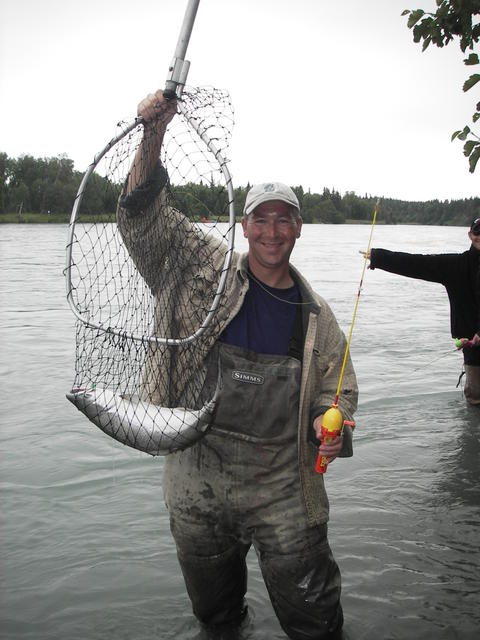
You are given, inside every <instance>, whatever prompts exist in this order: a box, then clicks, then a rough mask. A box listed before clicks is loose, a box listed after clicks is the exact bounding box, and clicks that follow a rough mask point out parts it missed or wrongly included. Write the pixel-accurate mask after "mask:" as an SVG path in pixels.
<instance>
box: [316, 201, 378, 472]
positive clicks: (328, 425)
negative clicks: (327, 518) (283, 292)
mask: <svg viewBox="0 0 480 640" xmlns="http://www.w3.org/2000/svg"><path fill="white" fill-rule="evenodd" d="M379 202H380V201H379V200H377V202H376V203H375V209H374V211H373V220H372V224H371V227H370V237H369V238H368V245H367V250H366V251H365V258H364V261H363V270H362V277H361V278H360V284H359V285H358V293H357V299H356V302H355V308H354V310H353V317H352V322H351V323H350V332H349V334H348V339H347V345H346V347H345V354H344V356H343V363H342V368H341V371H340V376H339V379H338V385H337V390H336V393H335V400H334V401H333V404H332V406H331V407H330V408H329V409H327V411H325V413H324V414H323V418H322V436H321V442H322V444H328V443H331V442H333V441H334V440H335V438H337V437H338V435H341V434H342V432H343V427H344V426H345V425H348V426H350V427H352V429H354V428H355V422H353V421H350V420H344V419H343V416H342V414H341V412H340V410H339V408H338V398H339V397H340V389H341V387H342V382H343V375H344V373H345V365H346V364H347V357H348V352H349V349H350V342H351V339H352V333H353V326H354V324H355V318H356V316H357V309H358V303H359V301H360V293H361V291H362V286H363V278H364V277H365V269H366V267H367V261H368V258H369V255H370V245H371V242H372V236H373V229H374V227H375V222H376V220H377V211H378V205H379ZM327 464H328V462H327V456H325V455H322V454H321V453H319V454H318V458H317V464H316V465H315V471H316V472H317V473H325V471H326V470H327Z"/></svg>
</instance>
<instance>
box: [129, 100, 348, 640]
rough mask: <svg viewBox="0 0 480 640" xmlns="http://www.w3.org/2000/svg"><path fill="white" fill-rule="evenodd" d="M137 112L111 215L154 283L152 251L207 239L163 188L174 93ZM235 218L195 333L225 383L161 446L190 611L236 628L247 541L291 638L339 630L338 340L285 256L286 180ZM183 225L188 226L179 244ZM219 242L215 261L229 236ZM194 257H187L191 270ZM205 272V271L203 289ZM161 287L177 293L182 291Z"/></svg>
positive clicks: (288, 225) (291, 239) (291, 230)
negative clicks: (236, 242)
mask: <svg viewBox="0 0 480 640" xmlns="http://www.w3.org/2000/svg"><path fill="white" fill-rule="evenodd" d="M138 115H139V116H141V117H142V118H143V120H144V138H143V142H142V144H141V146H140V148H139V150H138V152H137V156H136V159H135V161H134V163H133V165H132V168H131V171H130V174H129V178H128V180H127V184H126V188H125V190H124V193H123V196H122V198H121V200H120V206H119V211H118V224H119V228H120V231H121V233H122V236H123V238H124V241H125V243H126V245H127V247H128V250H129V252H130V254H131V256H132V258H133V260H134V261H135V262H136V263H137V264H139V265H140V267H139V269H141V272H142V274H143V276H144V278H145V279H146V281H147V283H149V285H150V287H151V289H152V291H154V292H157V293H158V295H161V291H159V290H158V289H159V288H158V287H156V285H155V278H156V277H158V265H161V264H164V263H165V261H168V260H169V256H168V255H167V256H166V258H165V256H162V258H161V259H158V255H156V254H158V253H159V252H160V251H165V252H168V251H172V248H171V247H173V251H178V249H176V248H175V247H178V246H184V244H183V241H184V240H185V242H186V241H187V239H188V241H189V242H194V243H195V242H198V243H199V248H198V251H193V252H192V255H193V256H195V255H201V252H202V250H204V249H205V246H204V245H201V244H200V243H201V242H209V241H210V240H209V239H208V238H207V239H203V240H202V239H201V238H199V234H198V233H188V226H189V224H190V223H189V222H188V219H187V218H186V217H185V216H183V214H181V213H180V212H178V211H176V210H172V208H171V205H169V204H168V203H167V199H166V198H165V195H164V191H165V187H166V185H167V182H168V176H167V175H166V171H165V169H164V168H163V167H161V165H160V162H159V154H160V149H161V145H162V141H163V136H164V133H165V131H166V128H167V125H168V123H169V122H170V121H171V119H172V118H173V117H174V115H175V103H174V101H167V100H165V99H164V97H163V94H162V92H161V91H157V92H156V93H155V94H151V95H149V96H148V97H147V98H146V99H145V100H143V101H142V102H141V103H140V105H139V108H138ZM167 214H168V215H167ZM180 216H181V219H182V223H181V224H178V223H175V224H172V225H171V226H169V223H168V222H167V220H168V219H173V218H176V221H177V222H178V220H179V219H180ZM242 228H243V234H244V236H245V238H247V240H248V252H247V253H246V254H244V255H240V254H237V253H235V254H234V256H233V262H232V266H231V268H230V271H229V275H228V278H227V282H226V287H225V293H224V298H223V299H222V305H221V307H220V308H219V310H218V311H217V314H218V316H217V323H218V327H217V329H216V333H215V335H213V336H207V337H206V338H203V337H202V338H201V340H202V339H204V340H206V341H207V343H208V344H207V347H208V349H206V351H207V352H208V353H207V356H206V367H205V370H206V373H205V383H206V384H208V381H209V380H210V379H211V380H213V381H215V380H216V377H217V372H216V371H215V367H213V369H214V371H213V373H212V375H210V373H209V372H210V370H211V369H212V364H213V365H215V364H216V365H217V367H218V366H220V367H221V371H222V377H223V383H224V386H223V389H222V393H221V396H220V399H219V404H218V408H217V411H216V414H215V417H214V423H213V425H212V427H211V428H210V430H209V431H208V432H207V434H206V435H205V436H204V437H203V438H201V439H200V440H199V441H198V442H196V443H195V444H194V445H193V446H191V447H189V448H187V449H185V450H184V451H180V452H175V453H172V454H169V455H168V456H166V458H165V463H164V477H163V489H164V496H165V502H166V505H167V508H168V511H169V517H170V527H171V531H172V534H173V537H174V539H175V542H176V547H177V556H178V559H179V563H180V566H181V570H182V573H183V576H184V579H185V584H186V588H187V591H188V594H189V597H190V600H191V602H192V608H193V612H194V614H195V616H196V617H197V618H198V620H199V621H200V622H201V623H202V625H204V627H205V628H206V629H207V630H208V631H209V632H210V631H211V632H212V633H213V632H215V633H219V632H220V633H223V632H224V631H223V630H230V631H225V633H226V634H227V635H224V636H222V637H225V638H226V637H228V638H233V637H236V636H235V635H234V634H235V631H234V630H235V629H238V628H240V625H241V623H242V621H243V620H244V619H245V617H246V612H247V606H246V602H245V594H246V590H247V565H246V556H247V553H248V551H249V549H250V548H251V546H252V545H253V547H254V549H255V551H256V553H257V557H258V561H259V564H260V567H261V570H262V575H263V578H264V580H265V584H266V586H267V589H268V593H269V596H270V599H271V602H272V604H273V607H274V610H275V613H276V615H277V617H278V619H279V621H280V624H281V626H282V628H283V629H284V631H285V633H286V634H287V635H288V637H289V638H291V639H293V640H326V639H327V638H329V639H332V640H333V639H339V638H341V637H342V631H341V629H342V625H343V612H342V607H341V604H340V592H341V578H340V571H339V568H338V565H337V563H336V561H335V559H334V557H333V555H332V551H331V549H330V546H329V543H328V539H327V521H328V513H329V504H328V498H327V494H326V491H325V486H324V479H323V475H321V474H318V473H316V472H315V462H316V459H317V455H318V452H319V444H320V440H319V437H320V434H321V423H322V416H323V414H324V412H325V411H326V410H327V409H328V408H329V406H330V405H331V403H332V401H333V400H334V398H335V391H336V384H337V382H338V379H339V375H340V371H341V367H342V362H343V357H344V353H345V347H346V340H345V336H344V334H343V332H342V331H341V329H340V328H339V326H338V323H337V321H336V319H335V317H334V314H333V312H332V311H331V309H330V307H329V306H328V304H327V303H326V302H325V300H323V299H322V298H321V297H320V296H319V295H317V294H316V293H314V291H313V290H312V289H311V287H310V285H309V283H308V282H307V281H306V280H305V278H304V277H303V276H302V275H301V274H300V273H299V271H297V270H296V269H295V268H294V267H293V266H292V265H291V263H290V254H291V252H292V250H293V248H294V246H295V243H296V241H297V239H298V238H299V237H300V234H301V230H302V218H301V216H300V207H299V203H298V200H297V198H296V196H295V194H294V192H293V191H292V189H290V187H288V186H287V185H285V184H282V183H279V182H267V183H263V184H259V185H255V186H254V187H252V188H251V189H250V190H249V192H248V194H247V197H246V202H245V208H244V211H243V217H242ZM179 233H182V234H184V236H185V238H182V242H174V241H173V240H172V238H173V237H174V236H173V234H179ZM212 250H213V249H212ZM217 251H218V253H219V258H221V259H219V260H217V263H218V265H219V268H220V267H221V265H222V263H223V255H224V251H225V248H224V247H220V248H219V249H217ZM170 257H171V259H172V261H173V259H174V256H170ZM149 260H151V261H152V264H149V263H148V261H149ZM212 262H214V263H215V260H213V261H212ZM201 268H202V265H201V264H198V265H195V274H196V278H197V281H199V282H200V281H201V278H202V272H201ZM210 275H211V274H210ZM211 282H212V278H211V277H208V278H207V277H206V278H205V287H207V285H208V286H209V287H210V288H211ZM169 299H170V304H174V302H172V301H174V300H178V299H181V293H178V294H177V293H175V295H171V296H170V298H169ZM199 349H201V346H199ZM218 363H220V364H218ZM191 368H192V367H191V366H190V369H191ZM345 371H346V374H345V376H344V379H343V393H342V397H341V399H340V401H339V409H340V411H341V412H342V415H343V418H344V419H345V420H351V419H352V416H353V413H354V411H355V409H356V406H357V397H358V389H357V383H356V377H355V373H354V370H353V366H352V363H351V361H350V357H348V360H347V363H346V370H345ZM190 374H191V371H185V372H184V373H183V374H182V375H185V377H187V376H188V375H190ZM199 375H200V372H199ZM170 400H172V401H173V402H176V401H177V400H178V398H173V399H172V397H171V396H170ZM171 406H175V405H171ZM351 439H352V436H351V429H350V427H349V426H345V428H344V432H343V435H342V436H339V437H338V438H337V439H336V440H335V441H334V442H333V443H331V444H323V445H321V446H320V452H321V453H323V454H324V455H326V456H327V458H328V460H329V462H332V461H333V460H334V459H335V458H336V457H337V456H349V455H351V454H352V452H351Z"/></svg>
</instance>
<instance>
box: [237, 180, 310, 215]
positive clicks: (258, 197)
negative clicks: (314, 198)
mask: <svg viewBox="0 0 480 640" xmlns="http://www.w3.org/2000/svg"><path fill="white" fill-rule="evenodd" d="M270 200H281V201H282V202H286V203H287V204H289V205H290V206H292V207H295V209H297V210H298V211H300V205H299V204H298V199H297V196H296V195H295V194H294V193H293V191H292V190H291V189H290V187H287V185H286V184H282V183H281V182H262V183H261V184H255V185H254V186H253V187H252V188H251V189H250V191H249V192H248V193H247V197H246V199H245V207H244V208H243V214H244V215H245V216H248V214H249V213H252V211H253V210H254V209H255V208H256V207H258V205H259V204H262V202H269V201H270Z"/></svg>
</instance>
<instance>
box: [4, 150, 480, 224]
mask: <svg viewBox="0 0 480 640" xmlns="http://www.w3.org/2000/svg"><path fill="white" fill-rule="evenodd" d="M82 177H83V173H82V172H79V171H76V170H75V169H74V163H73V160H70V159H69V158H67V157H66V156H65V155H59V156H58V157H54V158H34V157H33V156H30V155H22V156H20V157H19V158H9V157H8V156H7V154H6V153H1V152H0V221H1V216H2V214H12V213H19V212H22V211H23V212H29V213H41V214H49V215H51V216H52V217H53V216H57V215H63V216H69V215H70V212H71V209H72V206H73V202H74V200H75V196H76V194H77V191H78V187H79V185H80V182H81V179H82ZM249 188H250V185H249V184H247V185H246V186H245V187H237V188H236V189H235V198H234V200H235V213H236V215H237V216H238V217H240V216H241V215H242V210H243V205H244V202H245V197H246V194H247V191H248V189H249ZM121 189H122V185H121V184H115V183H114V182H112V181H111V180H109V179H108V178H106V177H102V176H100V175H97V174H93V175H92V176H91V177H90V179H89V181H88V184H87V188H86V191H85V194H84V196H83V199H82V206H81V214H82V215H89V216H103V217H105V216H111V217H112V219H113V216H114V214H115V209H116V206H117V200H118V197H119V194H120V192H121ZM171 189H172V191H173V195H174V197H175V202H176V204H177V205H178V208H179V209H180V210H181V211H184V212H188V214H189V215H190V216H192V217H195V218H196V219H201V218H218V217H219V216H220V215H222V213H224V212H225V211H226V209H227V206H226V205H227V194H226V192H225V190H224V189H223V188H222V187H220V186H219V185H215V184H213V183H211V184H188V185H182V186H180V185H177V186H175V185H172V186H171ZM292 189H293V190H294V192H295V194H296V195H297V197H298V200H299V202H300V206H301V211H302V217H303V219H304V221H305V222H307V223H329V224H342V223H345V222H349V221H352V222H362V221H364V222H367V221H369V220H371V218H372V215H373V209H374V206H375V202H376V200H377V196H370V195H364V196H359V195H357V194H355V193H354V192H348V191H347V192H346V193H345V194H344V195H343V196H342V195H341V194H340V193H339V192H338V191H337V190H335V189H334V188H333V189H329V188H327V187H325V188H324V189H323V191H322V193H312V192H311V191H309V190H308V191H306V190H305V189H304V188H303V187H302V186H292ZM479 216H480V198H468V199H463V200H451V201H448V200H446V201H439V200H430V201H427V202H408V201H404V200H395V199H392V198H382V199H381V207H380V211H379V220H381V221H383V222H385V223H387V224H415V223H416V224H425V225H429V224H432V225H459V226H467V225H469V224H470V222H471V221H472V220H473V219H474V218H477V217H479Z"/></svg>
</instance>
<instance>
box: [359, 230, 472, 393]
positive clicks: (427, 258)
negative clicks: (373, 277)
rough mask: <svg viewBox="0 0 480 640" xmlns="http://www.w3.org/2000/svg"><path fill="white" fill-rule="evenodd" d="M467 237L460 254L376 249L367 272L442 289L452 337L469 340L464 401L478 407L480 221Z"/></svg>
mask: <svg viewBox="0 0 480 640" xmlns="http://www.w3.org/2000/svg"><path fill="white" fill-rule="evenodd" d="M468 237H469V239H470V242H471V245H470V248H469V249H468V250H467V251H464V252H463V253H441V254H432V255H428V254H427V255H422V254H412V253H402V252H398V251H387V250H386V249H376V248H375V249H372V250H371V251H370V253H369V254H368V255H367V258H369V259H370V265H369V268H370V269H383V270H384V271H389V272H390V273H396V274H398V275H401V276H407V277H408V278H418V279H420V280H428V281H429V282H438V283H440V284H442V285H443V286H444V287H445V289H446V291H447V294H448V298H449V301H450V328H451V333H452V337H453V338H468V339H469V340H470V341H471V346H465V347H464V348H463V358H464V367H465V390H464V393H465V399H466V400H467V402H468V403H470V404H472V405H480V218H476V219H475V220H473V221H472V223H471V225H470V229H469V231H468ZM360 253H363V255H365V252H363V251H361V252H360Z"/></svg>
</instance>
